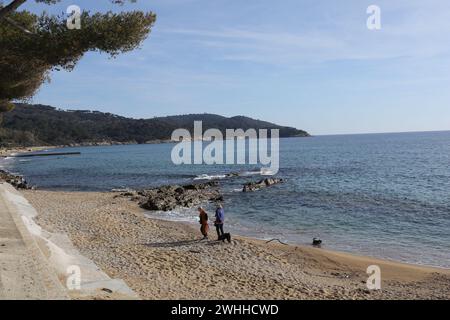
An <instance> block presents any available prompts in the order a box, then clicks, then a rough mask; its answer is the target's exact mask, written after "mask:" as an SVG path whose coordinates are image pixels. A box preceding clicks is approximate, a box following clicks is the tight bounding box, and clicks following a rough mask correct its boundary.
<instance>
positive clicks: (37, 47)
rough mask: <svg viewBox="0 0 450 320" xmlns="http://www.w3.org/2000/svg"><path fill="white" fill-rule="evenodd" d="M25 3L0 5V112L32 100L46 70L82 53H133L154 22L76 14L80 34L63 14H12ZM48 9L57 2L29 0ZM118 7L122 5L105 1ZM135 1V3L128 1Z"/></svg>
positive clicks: (136, 14)
mask: <svg viewBox="0 0 450 320" xmlns="http://www.w3.org/2000/svg"><path fill="white" fill-rule="evenodd" d="M26 1H27V0H14V1H9V3H8V4H6V5H5V4H4V2H5V1H0V112H4V111H8V110H10V109H11V108H12V107H13V105H12V104H11V101H13V100H25V99H28V98H30V97H32V96H33V95H34V94H35V93H36V91H37V90H38V89H39V87H40V86H41V85H42V84H43V83H44V82H45V81H49V80H50V78H49V75H50V71H52V70H59V69H65V70H69V71H70V70H72V69H73V68H74V67H75V65H76V64H77V62H78V61H79V60H80V59H81V58H82V57H83V55H84V54H85V53H86V52H89V51H91V52H92V51H94V52H95V51H97V52H105V53H108V54H109V55H110V56H111V57H114V56H116V55H118V54H120V53H124V52H128V51H131V50H134V49H136V48H137V47H139V45H140V44H141V43H142V41H143V40H144V39H145V38H146V37H147V36H148V34H149V33H150V31H151V27H152V26H153V24H154V23H155V21H156V15H155V14H154V13H152V12H142V11H130V12H121V13H113V12H107V13H91V12H90V11H86V10H83V11H82V13H81V16H80V18H81V21H82V27H81V29H69V28H67V17H66V16H65V15H63V14H62V15H49V14H47V13H45V12H43V13H42V14H39V15H38V14H34V13H31V12H29V11H18V9H19V7H20V6H21V5H22V4H24V3H25V2H26ZM35 1H36V2H41V3H45V4H47V5H52V4H55V3H57V2H59V1H60V0H35ZM109 1H111V2H113V3H116V4H119V5H120V4H123V3H124V2H126V1H127V0H109ZM128 1H129V2H135V0H128Z"/></svg>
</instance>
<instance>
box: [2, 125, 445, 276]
mask: <svg viewBox="0 0 450 320" xmlns="http://www.w3.org/2000/svg"><path fill="white" fill-rule="evenodd" d="M173 146H174V145H173V144H155V145H126V146H108V147H83V148H66V149H65V151H80V152H81V155H80V156H57V157H42V158H41V157H36V158H20V159H10V160H7V161H6V162H4V163H3V165H4V166H6V167H7V169H9V170H11V171H14V172H17V173H20V174H23V175H25V176H26V178H27V179H28V181H29V182H30V183H31V184H33V185H37V186H38V187H39V188H43V189H57V190H111V189H113V188H123V187H130V188H143V187H150V186H159V185H163V184H175V183H192V182H193V181H194V180H197V181H201V179H202V178H203V179H207V178H212V177H216V178H221V179H220V184H221V188H222V190H223V193H224V197H225V206H224V207H225V212H226V217H227V225H226V226H227V227H228V228H229V229H231V230H232V231H233V232H234V233H238V234H242V235H247V236H253V237H258V238H279V239H280V240H282V241H283V240H284V241H287V242H290V243H298V244H309V243H310V242H311V240H312V238H313V237H320V238H321V239H322V240H323V242H324V247H325V248H329V249H335V250H341V251H347V252H351V253H356V254H364V255H369V256H375V257H380V258H387V259H392V260H397V261H404V262H409V263H415V264H425V265H432V266H440V267H445V268H450V132H426V133H396V134H367V135H339V136H318V137H312V138H290V139H281V143H280V171H279V173H278V175H277V176H278V177H281V178H285V179H286V182H285V183H284V184H280V185H276V186H273V187H270V188H267V189H264V190H260V191H257V192H253V193H242V192H240V189H241V188H242V184H243V183H245V182H248V181H256V180H258V179H260V178H261V177H260V176H259V175H258V170H259V167H258V166H255V165H214V166H209V165H181V166H176V165H174V164H173V163H172V161H171V157H170V154H171V150H172V147H173ZM230 172H240V173H241V176H239V177H237V178H224V174H226V173H230ZM207 209H209V210H212V209H213V208H212V206H207ZM150 215H151V216H153V217H158V218H164V219H173V220H181V221H191V222H194V221H195V219H196V215H197V213H196V211H195V209H180V210H175V211H174V212H170V213H152V214H150Z"/></svg>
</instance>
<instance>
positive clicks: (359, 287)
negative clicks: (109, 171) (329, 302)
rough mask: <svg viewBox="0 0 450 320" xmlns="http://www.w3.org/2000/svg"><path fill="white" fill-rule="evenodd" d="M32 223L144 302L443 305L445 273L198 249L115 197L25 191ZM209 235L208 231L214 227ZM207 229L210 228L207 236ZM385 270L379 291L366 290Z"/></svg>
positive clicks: (244, 243) (321, 254)
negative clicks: (66, 241)
mask: <svg viewBox="0 0 450 320" xmlns="http://www.w3.org/2000/svg"><path fill="white" fill-rule="evenodd" d="M23 194H24V196H25V197H26V198H27V199H28V201H29V202H30V203H31V204H32V205H33V206H34V207H35V208H36V210H37V211H38V213H39V215H38V216H37V218H36V222H37V223H38V224H39V225H40V226H41V227H42V228H44V229H45V230H48V231H50V232H58V233H65V234H67V235H68V236H69V238H70V239H71V241H72V242H73V244H74V246H75V247H76V248H77V249H78V250H79V251H80V252H81V254H83V255H84V256H86V257H87V258H89V259H91V260H92V261H94V262H95V263H96V264H97V265H98V266H99V267H100V268H101V269H102V270H103V271H104V272H106V273H107V274H108V275H109V276H110V277H112V278H120V279H123V280H124V281H125V282H126V283H127V285H128V286H129V287H130V288H131V289H132V290H133V291H134V292H135V293H136V294H138V295H139V297H140V298H142V299H219V298H220V299H430V298H431V299H448V298H449V297H450V270H449V269H440V268H434V267H427V266H419V265H410V264H405V263H400V262H393V261H387V260H382V259H376V258H370V257H364V256H357V255H353V254H350V253H343V252H337V251H331V250H326V249H321V248H314V247H307V246H299V245H290V244H289V245H284V244H281V243H275V242H271V243H267V242H266V241H263V240H257V239H251V238H247V237H241V236H235V237H233V238H234V239H233V241H232V243H231V244H228V243H222V242H218V241H215V240H214V239H215V232H213V230H210V239H211V240H207V241H201V240H200V239H201V236H200V232H199V230H196V228H195V227H194V226H192V225H190V224H187V223H183V222H173V221H165V220H159V219H153V218H149V217H147V216H145V211H144V210H143V209H141V208H139V206H138V205H137V204H136V203H134V202H133V201H130V200H129V199H127V198H125V197H122V196H120V195H119V194H118V193H113V192H61V191H43V190H26V191H23ZM211 227H212V226H211ZM211 229H212V228H211ZM370 265H377V266H379V267H380V269H381V279H382V290H369V289H368V288H367V286H366V281H367V278H368V276H369V275H368V274H367V273H366V271H367V267H368V266H370Z"/></svg>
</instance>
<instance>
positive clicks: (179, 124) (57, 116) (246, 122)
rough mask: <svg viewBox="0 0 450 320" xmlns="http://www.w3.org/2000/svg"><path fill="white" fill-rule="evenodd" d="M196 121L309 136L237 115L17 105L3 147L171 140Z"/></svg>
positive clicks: (5, 126)
mask: <svg viewBox="0 0 450 320" xmlns="http://www.w3.org/2000/svg"><path fill="white" fill-rule="evenodd" d="M194 121H203V130H206V129H209V128H217V129H220V130H221V131H222V132H225V129H238V128H241V129H244V130H247V129H249V128H255V129H280V136H281V137H293V136H308V133H307V132H305V131H303V130H297V129H295V128H290V127H281V126H277V125H275V124H273V123H269V122H264V121H259V120H254V119H251V118H247V117H242V116H237V117H232V118H227V117H223V116H219V115H214V114H206V113H205V114H190V115H181V116H169V117H159V118H153V119H130V118H125V117H121V116H117V115H114V114H111V113H103V112H98V111H89V110H86V111H64V110H59V109H56V108H54V107H50V106H44V105H28V104H16V107H15V109H14V110H13V111H11V112H7V113H4V114H3V122H2V124H1V125H0V145H3V146H16V145H21V146H33V145H69V144H83V143H105V142H106V143H115V142H119V143H146V142H150V141H154V140H168V139H170V137H171V135H172V132H173V131H174V130H175V129H178V128H185V129H188V130H189V131H191V132H192V130H193V124H194Z"/></svg>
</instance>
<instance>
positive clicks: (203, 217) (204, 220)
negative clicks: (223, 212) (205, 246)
mask: <svg viewBox="0 0 450 320" xmlns="http://www.w3.org/2000/svg"><path fill="white" fill-rule="evenodd" d="M198 212H199V218H200V225H201V226H200V232H201V233H202V235H203V239H208V230H209V225H208V214H207V213H206V211H205V210H204V209H203V208H202V207H199V208H198Z"/></svg>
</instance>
